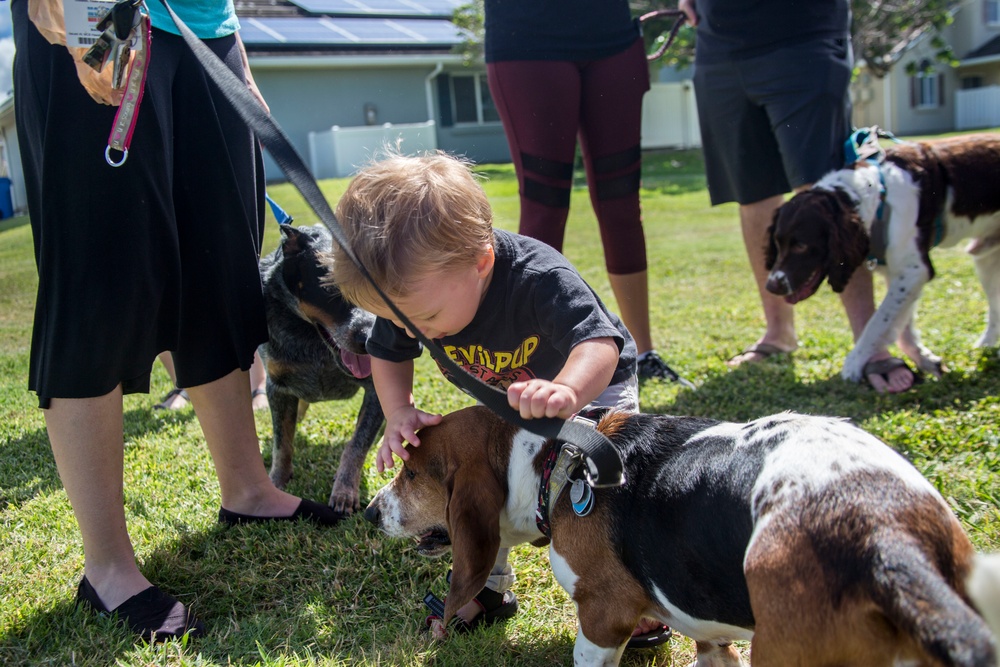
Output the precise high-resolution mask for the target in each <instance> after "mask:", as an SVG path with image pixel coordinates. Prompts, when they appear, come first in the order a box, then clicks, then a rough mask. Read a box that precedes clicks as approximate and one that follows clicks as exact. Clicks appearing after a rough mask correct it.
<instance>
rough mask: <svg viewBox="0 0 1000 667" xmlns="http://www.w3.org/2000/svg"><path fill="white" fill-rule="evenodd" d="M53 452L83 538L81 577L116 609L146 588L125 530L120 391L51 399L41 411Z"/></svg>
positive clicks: (104, 600) (118, 389)
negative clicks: (93, 396) (48, 404)
mask: <svg viewBox="0 0 1000 667" xmlns="http://www.w3.org/2000/svg"><path fill="white" fill-rule="evenodd" d="M44 413H45V425H46V428H47V429H48V433H49V440H50V442H51V444H52V453H53V455H54V456H55V460H56V467H57V468H58V470H59V477H60V479H62V483H63V486H64V487H65V488H66V495H67V496H69V502H70V505H71V506H72V507H73V515H74V516H75V517H76V521H77V523H78V524H79V526H80V536H81V537H82V539H83V553H84V566H83V569H84V574H85V575H86V577H87V580H88V581H89V582H90V583H91V585H92V586H93V587H94V589H95V590H96V591H97V594H98V596H99V597H100V598H101V601H102V602H104V605H105V607H107V608H108V609H114V608H115V607H117V606H118V605H120V604H121V603H122V602H124V601H125V600H127V599H128V598H130V597H132V596H133V595H135V594H136V593H139V592H141V591H143V590H145V589H146V588H148V587H149V586H150V583H149V581H148V580H147V579H146V578H145V577H144V576H143V575H142V573H141V572H139V568H138V566H137V565H136V562H135V552H134V551H133V549H132V542H131V540H130V539H129V535H128V529H127V528H126V526H125V506H124V495H123V493H124V492H123V488H122V475H123V469H124V442H123V437H122V427H123V424H122V394H121V388H120V387H117V388H115V390H114V391H112V392H111V393H109V394H106V395H104V396H98V397H96V398H82V399H59V398H56V399H52V405H51V407H50V408H49V409H47V410H45V411H44Z"/></svg>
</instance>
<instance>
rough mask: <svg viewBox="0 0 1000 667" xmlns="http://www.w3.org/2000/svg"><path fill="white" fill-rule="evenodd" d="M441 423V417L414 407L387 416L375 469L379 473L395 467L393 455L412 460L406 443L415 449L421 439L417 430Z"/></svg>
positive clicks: (405, 407) (401, 408) (398, 410)
mask: <svg viewBox="0 0 1000 667" xmlns="http://www.w3.org/2000/svg"><path fill="white" fill-rule="evenodd" d="M440 421H441V415H433V414H431V413H429V412H424V411H423V410H418V409H416V408H415V407H413V406H412V405H406V406H403V407H400V408H396V409H395V410H393V411H392V414H388V415H386V416H385V435H384V436H382V444H381V445H380V446H379V448H378V453H377V454H376V455H375V467H376V468H378V471H379V472H383V471H385V470H386V469H387V468H391V467H393V465H395V464H394V462H393V460H392V455H393V454H395V455H396V456H398V457H399V458H400V459H402V460H404V461H405V460H406V459H408V458H410V455H409V453H408V452H407V451H406V443H407V442H408V443H410V444H411V445H413V446H414V447H417V446H419V445H420V438H418V437H417V429H419V428H422V427H424V426H432V425H434V424H437V423H438V422H440Z"/></svg>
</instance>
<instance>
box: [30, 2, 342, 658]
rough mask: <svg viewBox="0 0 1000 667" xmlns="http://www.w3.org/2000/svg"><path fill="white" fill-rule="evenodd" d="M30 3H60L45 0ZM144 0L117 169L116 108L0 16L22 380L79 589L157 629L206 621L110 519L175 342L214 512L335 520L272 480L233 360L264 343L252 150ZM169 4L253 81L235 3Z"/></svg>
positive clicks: (257, 185)
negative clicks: (130, 114)
mask: <svg viewBox="0 0 1000 667" xmlns="http://www.w3.org/2000/svg"><path fill="white" fill-rule="evenodd" d="M40 4H41V5H47V6H49V8H50V9H54V10H55V11H58V12H60V13H61V11H62V8H61V4H62V3H61V2H59V1H58V0H40ZM67 4H69V3H67ZM148 4H149V5H150V7H149V9H150V13H151V17H152V25H153V29H152V35H153V36H152V48H151V49H150V50H149V51H148V52H147V53H148V55H149V56H150V57H149V69H148V72H147V76H146V81H145V93H144V95H143V96H142V98H141V103H140V105H139V110H138V113H137V114H136V125H135V131H134V134H133V136H132V139H131V146H130V150H129V153H128V154H127V159H126V160H125V161H124V164H122V165H121V166H119V167H114V166H111V164H110V161H109V160H106V157H105V148H106V146H107V143H108V135H109V132H110V130H111V127H112V124H113V122H114V121H115V115H116V112H117V111H118V107H116V106H112V105H109V104H101V103H99V102H98V101H96V100H95V99H93V98H92V96H91V95H90V94H88V91H87V90H86V89H85V88H84V87H83V86H82V85H81V83H80V81H81V79H80V78H78V75H77V68H76V67H75V66H74V60H73V58H72V57H71V56H70V54H69V53H68V52H67V49H66V48H65V47H63V46H61V45H59V44H53V43H50V41H49V40H48V39H46V37H51V33H49V32H45V35H46V36H43V33H42V32H40V31H39V28H42V29H45V28H48V27H51V26H50V25H49V24H46V23H45V22H44V20H42V19H40V18H38V17H37V15H35V14H32V15H31V17H30V18H29V12H28V9H29V7H28V5H29V3H28V0H13V2H12V6H11V11H12V14H13V27H14V38H15V43H16V47H17V55H16V59H15V63H14V77H15V79H14V80H15V87H16V90H17V95H16V100H15V104H16V117H17V130H18V136H19V139H20V141H19V144H20V147H21V159H22V162H23V165H24V170H25V181H26V183H25V184H26V189H27V193H28V205H29V213H30V216H31V226H32V232H33V235H34V245H35V260H36V263H37V267H38V275H39V283H38V298H37V302H36V310H35V321H34V330H33V334H32V341H31V365H30V380H29V388H30V389H31V390H33V391H34V392H36V394H37V395H38V399H39V405H40V407H41V408H42V409H43V410H44V413H45V422H46V427H47V430H48V434H49V439H50V440H51V444H52V451H53V453H54V455H55V460H56V465H57V467H58V470H59V476H60V478H61V479H62V481H63V484H64V486H65V487H66V492H67V494H68V496H69V500H70V503H71V504H72V507H73V512H74V514H75V516H76V519H77V521H78V523H79V525H80V532H81V535H82V538H83V548H84V560H85V562H84V577H83V579H82V581H81V582H80V586H79V591H78V598H79V599H81V600H84V601H86V602H87V603H89V605H90V607H91V608H93V609H94V610H95V611H97V612H104V613H106V612H109V611H111V612H117V615H118V618H119V620H120V621H122V622H123V623H125V624H127V625H128V626H129V627H130V628H131V629H132V631H133V632H135V633H136V634H138V635H140V636H142V637H145V638H147V639H148V638H150V637H152V636H154V635H155V638H156V639H157V640H162V639H166V638H170V637H173V636H179V635H182V634H184V633H185V632H190V633H192V634H197V633H200V632H202V631H203V628H202V625H201V624H200V623H199V622H198V621H197V620H196V619H195V618H194V616H193V615H192V614H191V613H190V612H189V611H188V610H187V609H186V608H185V607H184V606H183V605H182V604H181V603H180V602H178V601H177V600H175V599H174V598H173V597H171V596H169V595H167V594H166V593H163V592H162V591H160V590H159V589H158V588H156V587H155V586H151V585H150V582H149V581H148V580H147V579H146V578H145V577H144V576H143V574H142V573H141V572H140V571H139V568H138V566H137V564H136V562H135V554H134V551H133V548H132V545H131V541H130V538H129V535H128V531H127V528H126V524H125V512H124V505H123V482H122V476H123V452H124V449H123V447H124V445H123V411H122V395H123V394H127V393H133V392H147V391H148V390H149V376H150V370H151V368H152V363H153V360H154V359H155V357H156V355H157V353H159V352H161V351H163V350H170V351H172V353H173V356H174V360H175V364H176V371H177V382H178V385H179V386H181V387H184V388H186V389H187V391H188V393H189V395H190V397H191V401H192V403H193V404H194V407H195V411H196V413H197V416H198V420H199V422H200V423H201V427H202V430H203V432H204V434H205V441H206V443H207V445H208V448H209V450H210V452H211V454H212V458H213V461H214V463H215V468H216V472H217V475H218V478H219V487H220V491H221V496H222V498H221V509H220V511H219V521H220V522H222V523H237V522H246V521H261V520H268V519H270V520H281V519H291V518H309V519H313V520H314V521H317V522H319V523H323V524H332V523H335V522H336V520H337V518H338V516H337V514H336V513H335V512H334V511H333V510H332V509H330V508H329V507H326V506H325V505H321V504H319V503H314V502H312V501H308V500H300V499H299V498H296V497H295V496H292V495H289V494H286V493H284V492H283V491H279V490H278V489H277V488H275V487H274V485H273V484H272V483H271V481H270V479H269V478H268V476H267V473H266V471H265V469H264V464H263V460H262V458H261V454H260V448H259V444H258V440H257V433H256V430H255V424H254V420H253V413H252V411H251V408H250V394H249V392H248V391H247V386H248V379H247V372H246V371H247V369H248V368H249V367H250V364H251V363H252V361H253V354H254V350H255V349H256V348H257V345H258V344H260V343H261V342H263V341H264V340H266V337H267V326H266V322H265V319H264V307H263V298H262V295H261V285H260V277H259V273H258V268H257V258H258V256H259V253H260V240H261V233H262V231H263V219H264V218H263V208H262V206H263V180H262V178H261V175H262V162H261V155H260V151H259V148H258V146H257V143H256V141H255V139H254V137H253V135H252V134H251V132H250V131H249V130H248V129H247V128H246V126H245V125H244V124H243V123H242V122H241V121H240V119H239V118H238V117H237V116H236V115H235V113H234V112H233V111H232V109H231V108H230V106H229V105H228V104H227V103H226V102H225V101H224V99H223V98H222V96H221V94H220V93H219V92H218V91H217V90H216V89H215V87H214V86H213V85H212V84H211V83H209V81H208V80H207V76H206V75H205V73H204V71H203V69H202V67H201V66H200V64H199V63H198V62H197V61H196V60H195V59H194V57H193V54H192V52H191V50H190V48H189V47H188V46H187V45H186V44H185V43H184V42H183V40H182V39H181V38H180V37H179V36H178V35H177V34H174V33H176V32H177V31H176V28H175V27H174V26H173V23H172V21H171V20H170V18H169V16H168V15H167V14H166V13H165V10H164V9H163V7H162V6H161V5H160V3H159V2H158V0H152V2H150V3H148ZM174 4H175V5H176V7H175V10H176V11H178V13H179V14H180V16H181V18H182V19H184V20H185V21H186V22H190V25H191V26H192V28H194V29H195V30H196V32H198V34H199V37H202V38H203V39H205V40H206V43H207V44H208V45H209V46H210V48H211V49H212V50H213V51H214V52H215V53H216V54H218V55H219V57H220V58H222V59H223V60H224V61H225V62H226V63H227V65H228V66H229V67H230V68H231V69H232V70H233V71H234V72H235V73H236V74H237V75H238V76H241V77H245V78H246V80H247V84H248V85H249V86H250V88H251V90H253V91H255V92H256V87H255V86H254V84H253V79H252V77H251V76H250V73H249V70H248V69H245V65H246V55H245V51H244V49H243V46H242V43H241V42H240V40H239V37H238V35H237V30H238V28H239V23H238V21H237V18H236V14H235V12H234V10H233V3H232V0H218V1H216V2H195V1H193V0H175V1H174ZM32 6H34V3H32ZM33 21H37V22H38V23H37V25H36V23H35V22H33ZM57 41H58V40H57ZM260 101H261V103H262V104H263V99H261V100H260ZM111 157H112V160H111V161H119V160H121V158H122V157H123V156H122V155H121V154H120V153H118V152H115V151H112V152H111Z"/></svg>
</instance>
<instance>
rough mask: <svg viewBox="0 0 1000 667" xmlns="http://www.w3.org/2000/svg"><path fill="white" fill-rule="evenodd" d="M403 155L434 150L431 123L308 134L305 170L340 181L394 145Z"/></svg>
mask: <svg viewBox="0 0 1000 667" xmlns="http://www.w3.org/2000/svg"><path fill="white" fill-rule="evenodd" d="M397 142H399V150H400V152H401V153H404V154H413V153H421V152H424V151H432V150H434V149H436V148H437V128H436V127H435V126H434V121H432V120H429V121H427V122H426V123H400V124H397V125H393V124H392V123H385V124H384V125H361V126H358V127H340V126H339V125H334V126H333V127H331V128H330V129H329V130H323V131H322V132H310V133H309V162H310V164H309V167H310V169H312V173H313V176H314V177H316V178H317V179H319V178H341V177H344V176H350V175H351V174H353V173H354V172H355V171H356V170H357V169H358V167H360V166H362V165H363V164H365V163H366V162H367V161H368V160H369V159H370V158H371V157H372V155H374V154H375V153H376V152H377V151H379V150H380V149H382V148H384V147H386V146H396V144H397Z"/></svg>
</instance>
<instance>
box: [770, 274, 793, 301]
mask: <svg viewBox="0 0 1000 667" xmlns="http://www.w3.org/2000/svg"><path fill="white" fill-rule="evenodd" d="M767 291H768V292H770V293H771V294H776V295H778V296H786V295H788V294H791V292H792V285H791V283H789V282H788V276H787V275H785V272H784V271H772V272H771V274H770V275H769V276H768V277H767Z"/></svg>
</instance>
